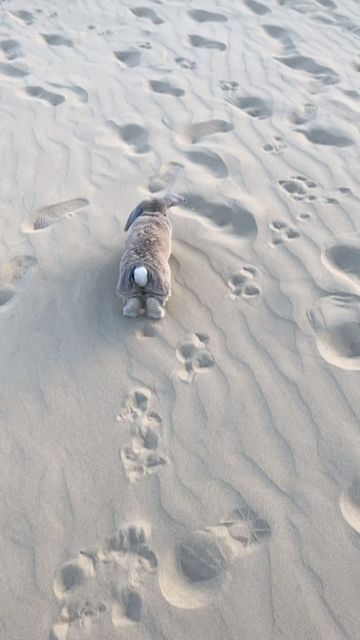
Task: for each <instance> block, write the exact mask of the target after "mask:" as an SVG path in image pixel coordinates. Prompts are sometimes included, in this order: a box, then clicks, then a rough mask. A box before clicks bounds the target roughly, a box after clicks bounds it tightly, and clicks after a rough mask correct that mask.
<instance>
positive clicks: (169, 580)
mask: <svg viewBox="0 0 360 640" xmlns="http://www.w3.org/2000/svg"><path fill="white" fill-rule="evenodd" d="M270 536H271V532H270V527H269V525H268V523H267V522H266V521H265V520H262V519H260V518H258V516H257V515H256V514H255V513H254V512H253V511H252V510H251V509H249V507H247V506H244V507H243V508H241V509H236V510H235V511H234V512H233V513H232V514H231V516H230V518H228V519H226V520H224V521H222V522H220V523H219V524H217V525H215V526H212V527H206V528H205V529H201V530H198V531H192V532H190V533H189V535H188V536H187V537H186V538H184V539H183V540H181V541H180V542H179V543H178V544H177V545H175V546H174V547H173V548H171V549H169V550H167V552H165V553H164V557H163V558H162V559H161V564H160V572H159V585H160V590H161V592H162V594H163V596H164V598H165V599H166V600H167V601H168V602H169V603H170V604H172V605H173V606H174V607H178V608H180V609H198V608H200V607H204V606H206V605H208V604H209V603H210V602H211V601H212V600H213V599H214V598H215V597H216V595H217V594H218V593H219V591H220V589H221V586H222V584H223V582H224V580H225V579H226V574H227V571H226V570H227V568H228V567H229V566H231V565H233V564H234V563H235V562H237V561H239V560H241V557H243V556H244V555H245V554H248V553H251V552H253V551H256V549H257V548H258V547H259V546H261V545H263V544H265V543H267V542H268V541H269V539H270Z"/></svg>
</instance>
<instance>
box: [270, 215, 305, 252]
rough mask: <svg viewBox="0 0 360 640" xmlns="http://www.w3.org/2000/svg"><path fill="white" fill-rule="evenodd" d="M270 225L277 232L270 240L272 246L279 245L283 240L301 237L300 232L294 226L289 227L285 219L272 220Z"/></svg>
mask: <svg viewBox="0 0 360 640" xmlns="http://www.w3.org/2000/svg"><path fill="white" fill-rule="evenodd" d="M269 227H270V229H271V231H273V232H274V234H275V235H273V237H272V239H271V240H270V242H269V245H270V247H278V246H279V245H280V244H282V243H283V242H287V241H288V240H297V239H298V238H300V233H299V232H298V231H297V230H296V229H295V228H294V227H289V226H288V225H287V224H286V222H284V221H283V220H272V222H270V224H269Z"/></svg>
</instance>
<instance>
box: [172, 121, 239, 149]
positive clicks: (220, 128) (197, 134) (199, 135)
mask: <svg viewBox="0 0 360 640" xmlns="http://www.w3.org/2000/svg"><path fill="white" fill-rule="evenodd" d="M233 128H234V127H233V125H232V124H231V123H230V122H226V121H225V120H220V119H214V120H205V121H204V122H195V123H194V124H192V125H190V127H187V128H186V129H184V130H183V131H182V132H181V135H180V138H181V140H182V141H183V142H185V143H190V144H194V143H196V142H199V141H200V140H202V139H203V138H207V137H209V136H212V135H214V134H216V133H228V132H229V131H232V130H233Z"/></svg>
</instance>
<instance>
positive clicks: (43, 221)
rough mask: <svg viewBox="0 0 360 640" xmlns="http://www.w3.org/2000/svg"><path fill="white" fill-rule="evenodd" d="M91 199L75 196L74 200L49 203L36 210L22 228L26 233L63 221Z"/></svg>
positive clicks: (86, 204) (85, 205)
mask: <svg viewBox="0 0 360 640" xmlns="http://www.w3.org/2000/svg"><path fill="white" fill-rule="evenodd" d="M89 204H90V203H89V201H88V200H86V198H74V199H73V200H65V201H64V202H56V203H55V204H50V205H47V206H46V207H42V208H41V209H38V210H37V211H35V212H34V213H33V214H32V215H31V216H30V217H29V218H28V219H27V220H25V222H23V224H22V225H21V229H22V231H23V232H24V233H34V232H36V231H41V230H42V229H47V227H51V226H52V225H53V224H56V223H57V222H61V221H62V220H64V219H65V218H67V217H69V216H71V215H73V214H74V213H77V212H78V211H80V209H83V208H84V207H87V206H88V205H89Z"/></svg>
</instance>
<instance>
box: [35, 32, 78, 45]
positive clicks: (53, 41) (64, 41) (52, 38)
mask: <svg viewBox="0 0 360 640" xmlns="http://www.w3.org/2000/svg"><path fill="white" fill-rule="evenodd" d="M42 37H43V38H44V40H45V42H46V43H47V44H48V45H50V46H51V47H73V46H74V43H73V42H72V40H70V39H69V38H64V36H60V35H59V34H57V33H43V34H42Z"/></svg>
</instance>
